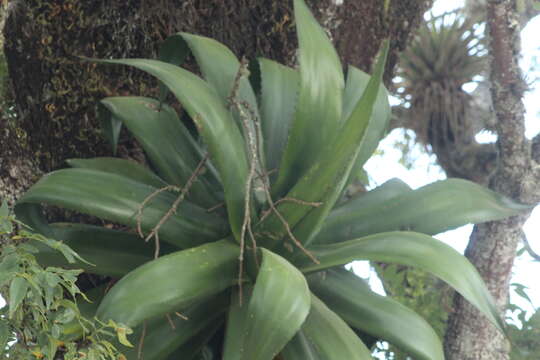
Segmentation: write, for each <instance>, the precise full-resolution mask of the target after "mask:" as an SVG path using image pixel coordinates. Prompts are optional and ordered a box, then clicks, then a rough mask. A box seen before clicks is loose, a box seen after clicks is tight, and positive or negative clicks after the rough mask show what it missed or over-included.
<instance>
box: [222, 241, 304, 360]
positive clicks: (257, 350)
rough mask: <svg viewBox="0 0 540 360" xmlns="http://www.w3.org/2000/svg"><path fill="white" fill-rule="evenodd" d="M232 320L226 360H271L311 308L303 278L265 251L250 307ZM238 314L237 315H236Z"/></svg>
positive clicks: (226, 345)
mask: <svg viewBox="0 0 540 360" xmlns="http://www.w3.org/2000/svg"><path fill="white" fill-rule="evenodd" d="M232 306H233V310H232V311H233V316H232V317H230V318H229V324H228V328H227V335H226V341H225V350H224V355H223V359H224V360H240V359H242V360H248V359H257V360H272V359H273V358H274V357H275V356H276V355H277V354H278V353H279V352H280V351H281V349H283V347H284V346H285V344H286V343H287V342H288V341H289V340H290V339H291V338H292V337H293V336H294V334H295V333H296V332H297V331H298V330H299V329H300V327H301V326H302V323H303V322H304V320H305V319H306V316H307V314H308V312H309V308H310V295H309V289H308V286H307V283H306V279H305V278H304V276H303V275H302V274H301V273H300V272H299V271H298V270H297V269H296V268H295V267H294V266H293V265H291V264H290V263H289V262H287V261H286V260H285V259H283V258H282V257H280V256H279V255H276V254H274V253H272V252H270V251H268V250H266V249H262V264H261V268H260V270H259V274H258V275H257V279H256V282H255V286H254V288H253V293H252V295H251V298H250V300H249V303H248V304H247V305H243V306H242V307H240V308H239V307H238V306H237V307H236V309H235V308H234V306H235V304H234V303H233V305H232ZM235 312H236V314H235Z"/></svg>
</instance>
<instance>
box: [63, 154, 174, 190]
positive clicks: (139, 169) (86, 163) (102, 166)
mask: <svg viewBox="0 0 540 360" xmlns="http://www.w3.org/2000/svg"><path fill="white" fill-rule="evenodd" d="M66 162H67V163H68V165H69V166H71V167H74V168H83V169H94V170H99V171H104V172H108V173H112V174H118V175H121V176H124V177H127V178H129V179H132V180H135V181H137V182H140V183H142V184H146V185H150V186H153V187H155V188H158V189H159V188H162V187H165V186H167V183H165V182H164V181H163V180H162V179H160V178H159V176H157V175H155V174H154V173H153V172H152V171H150V169H148V168H145V167H144V166H142V165H140V164H137V163H136V162H134V161H130V160H125V159H120V158H112V157H98V158H93V159H69V160H66Z"/></svg>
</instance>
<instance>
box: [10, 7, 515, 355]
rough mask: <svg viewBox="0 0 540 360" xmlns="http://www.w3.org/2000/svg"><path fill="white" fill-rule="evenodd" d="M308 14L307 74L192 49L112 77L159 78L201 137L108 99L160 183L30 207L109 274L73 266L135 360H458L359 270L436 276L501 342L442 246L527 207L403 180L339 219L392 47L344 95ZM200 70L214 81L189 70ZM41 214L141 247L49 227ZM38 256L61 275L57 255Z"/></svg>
mask: <svg viewBox="0 0 540 360" xmlns="http://www.w3.org/2000/svg"><path fill="white" fill-rule="evenodd" d="M294 5H295V10H294V12H295V17H296V26H297V32H298V40H299V62H300V66H299V69H293V68H289V67H286V66H283V65H280V64H278V63H276V62H274V61H271V60H268V59H259V60H258V61H257V62H256V63H253V66H251V67H250V69H251V71H248V67H247V64H246V61H239V60H238V59H237V58H236V57H235V56H234V54H232V52H231V51H230V50H229V49H227V48H226V47H225V46H223V45H222V44H220V43H218V42H216V41H214V40H212V39H209V38H205V37H201V36H196V35H191V34H185V33H181V34H177V35H175V36H173V37H171V38H170V39H168V40H167V41H166V42H165V44H164V45H163V48H162V57H161V60H145V59H124V60H103V61H102V62H105V63H109V64H123V65H130V66H134V67H136V68H138V69H141V70H143V71H146V72H148V73H149V74H151V75H153V76H155V77H156V78H158V79H159V80H160V81H161V82H162V83H163V85H164V87H163V89H168V91H171V92H172V93H173V94H174V95H175V96H176V98H177V99H178V100H179V102H180V103H181V104H182V106H183V109H184V110H185V112H186V113H187V115H188V116H189V118H190V119H191V120H192V121H193V122H194V124H195V125H196V126H195V127H194V128H193V129H191V130H190V129H188V128H187V127H186V126H185V125H184V123H183V122H182V121H180V119H179V117H178V115H177V113H176V112H175V111H174V110H173V109H172V108H171V107H169V106H167V105H166V104H164V103H163V102H162V101H160V100H154V99H149V98H142V97H113V98H106V99H104V100H103V101H102V102H101V105H102V107H101V110H102V115H103V116H104V118H103V119H104V121H103V123H104V125H105V131H106V134H107V135H108V137H109V139H110V140H111V142H112V144H113V146H115V144H116V142H117V139H118V133H119V129H120V127H121V126H125V127H127V129H128V130H129V131H130V132H131V133H132V134H133V135H134V136H135V137H136V138H137V140H138V141H139V142H140V144H141V146H142V147H143V148H144V150H145V152H146V154H147V157H148V159H149V161H150V164H151V168H146V167H143V166H141V165H138V164H134V163H132V162H129V161H127V160H122V159H115V158H96V159H87V160H81V159H76V160H71V161H70V162H69V163H70V165H71V166H72V168H70V169H64V170H58V171H55V172H52V173H50V174H48V175H46V176H45V177H44V178H42V179H41V180H40V181H39V182H38V183H37V184H35V185H34V186H33V187H32V188H31V189H30V190H29V191H28V192H27V193H26V194H25V195H24V196H23V197H22V199H21V200H20V201H19V203H18V205H17V207H16V211H17V213H18V216H19V217H20V218H21V219H22V220H24V221H25V222H26V223H27V224H28V225H29V226H31V227H32V228H34V229H35V230H36V231H40V232H42V233H44V234H45V235H46V236H49V237H55V238H57V239H62V240H63V241H65V242H66V243H68V244H69V246H70V247H72V248H73V249H74V250H75V251H77V252H78V253H79V254H80V255H81V256H82V257H83V258H85V259H86V260H88V261H89V262H91V263H93V265H94V266H90V265H87V264H84V263H77V264H75V265H72V266H79V267H82V268H84V269H85V270H86V271H88V272H91V273H96V274H102V275H108V276H111V277H112V278H114V279H117V281H115V282H114V285H113V286H112V287H111V288H110V290H109V291H108V292H107V293H106V294H105V295H104V296H103V298H102V299H101V300H98V301H97V304H98V306H97V310H96V316H97V318H98V319H100V320H101V321H103V322H107V321H109V320H112V321H114V322H115V323H117V324H124V325H125V326H128V327H131V328H133V330H134V334H132V335H131V336H130V337H128V338H129V339H130V341H131V342H132V343H134V344H136V345H135V346H134V348H132V349H131V350H128V351H127V357H128V358H129V359H131V358H133V359H135V358H138V357H143V358H144V359H145V360H149V359H176V358H179V357H180V358H182V359H192V358H197V357H198V358H201V357H202V358H205V359H208V358H214V359H225V360H232V359H237V360H239V359H258V360H272V359H287V360H294V359H302V360H306V359H336V360H338V359H339V360H343V359H371V354H370V349H369V348H370V346H372V345H373V341H374V340H376V339H384V340H387V341H389V342H391V343H393V344H395V345H396V346H399V347H400V348H401V349H403V350H404V351H406V352H408V353H409V354H411V356H414V357H415V358H417V359H443V357H444V355H443V352H442V346H441V343H440V339H439V338H438V337H437V336H436V334H435V332H434V331H433V330H432V329H431V327H430V326H429V325H428V324H427V322H426V321H425V320H423V319H422V318H421V317H420V316H418V315H416V314H415V313H414V312H413V311H411V310H409V309H407V308H406V307H404V306H402V305H400V304H398V303H397V302H396V301H393V300H392V299H390V298H387V297H384V296H380V295H377V294H375V293H373V292H372V291H371V290H370V288H369V286H368V285H367V284H366V283H365V282H364V281H362V280H361V279H360V278H357V277H356V276H355V275H354V274H352V273H350V272H347V271H344V270H343V265H345V264H347V263H349V262H351V261H353V260H362V259H363V260H372V261H381V262H387V263H398V264H404V265H410V266H416V267H418V268H421V269H424V270H426V271H429V272H431V273H433V274H435V275H436V276H438V277H440V278H441V279H443V280H445V281H447V282H448V283H449V284H450V285H452V286H453V287H454V288H455V289H456V290H457V291H459V292H460V293H461V294H462V295H463V296H464V297H465V298H466V299H468V300H469V301H470V302H471V303H473V304H474V305H475V306H477V307H478V308H479V309H480V310H481V311H482V312H483V313H484V314H485V315H486V316H487V317H488V318H489V319H491V320H492V321H493V323H495V324H496V325H497V326H498V327H499V328H502V326H503V325H502V322H501V319H500V318H499V316H498V310H497V308H496V306H495V305H494V303H493V301H492V299H491V297H490V295H489V293H488V291H487V289H486V287H485V285H484V283H483V282H482V280H481V278H480V276H479V275H478V273H477V272H476V270H475V269H474V267H473V266H472V265H471V264H470V263H469V262H468V261H467V260H466V259H465V258H464V257H463V256H461V255H460V254H458V253H457V252H456V251H454V250H453V249H452V248H450V247H448V246H447V245H445V244H443V243H441V242H439V241H437V240H435V239H433V238H432V237H431V236H430V235H432V234H435V233H438V232H441V231H444V230H447V229H450V228H453V227H456V226H460V225H462V224H465V223H469V222H481V221H486V220H493V219H500V218H503V217H506V216H509V215H512V214H516V213H517V212H518V211H520V210H521V209H522V207H521V206H520V205H517V204H513V203H511V202H510V201H508V200H507V199H505V198H503V197H501V196H499V195H497V194H495V193H493V192H491V191H489V190H486V189H484V188H482V187H480V186H478V185H475V184H473V183H470V182H467V181H462V180H446V181H441V182H438V183H435V184H432V185H428V186H426V187H424V188H421V189H419V190H416V191H412V190H411V189H410V188H409V187H408V186H406V185H405V184H404V183H402V182H400V181H398V180H393V181H390V182H388V183H386V184H384V185H383V186H381V187H379V188H377V189H375V190H373V191H371V192H369V193H366V194H363V195H361V196H357V197H355V198H352V199H350V200H348V201H346V202H341V201H339V200H340V199H341V197H342V193H343V190H344V188H345V187H346V185H347V184H348V183H349V181H350V179H351V178H353V177H354V174H356V173H358V172H359V169H360V168H361V167H362V165H363V163H364V162H365V161H366V160H367V159H368V158H369V156H370V155H371V153H372V152H373V151H374V149H375V148H376V146H377V143H378V141H379V139H380V138H381V137H382V136H383V135H384V133H385V130H386V128H387V125H388V119H389V115H390V110H389V104H388V99H387V92H386V90H385V89H384V87H383V86H382V85H381V78H382V72H383V68H384V62H385V57H386V52H387V47H388V45H387V44H386V45H384V46H383V50H382V51H381V55H380V56H379V59H378V61H377V63H376V65H375V67H374V71H373V74H372V76H368V75H367V74H365V73H363V72H361V71H360V70H358V69H356V68H354V67H352V66H350V67H349V68H348V71H347V77H346V78H345V76H344V74H343V71H342V65H341V63H340V61H339V58H338V56H337V54H336V52H335V50H334V48H333V46H332V44H331V42H330V41H329V39H328V38H327V36H326V35H325V32H324V31H323V29H322V28H321V27H320V26H319V25H318V24H317V22H316V20H315V18H314V17H313V16H312V14H311V13H310V11H309V10H308V8H307V7H306V5H305V4H304V2H303V1H301V0H296V1H295V2H294ZM189 52H191V54H192V55H193V56H194V58H195V59H196V61H197V63H198V65H199V69H200V72H201V73H202V77H199V76H197V75H195V74H193V73H191V72H189V71H187V70H185V69H183V68H181V67H179V66H178V64H179V63H181V59H183V58H184V57H185V55H186V54H187V53H189ZM249 73H251V75H249ZM165 94H166V91H165V90H164V91H163V94H162V95H165ZM163 98H164V97H163ZM43 203H45V204H48V205H54V206H61V207H64V208H68V209H71V210H75V211H77V212H81V213H85V214H90V215H93V216H97V217H100V218H102V219H105V220H106V221H108V222H114V223H117V224H122V225H124V226H125V227H126V230H119V229H109V228H104V227H103V228H102V227H96V226H91V225H84V224H48V223H47V222H46V221H45V220H44V218H43V216H42V215H41V211H40V208H39V207H40V206H41V204H43ZM337 204H339V205H337ZM141 235H142V237H143V238H146V239H147V240H150V239H152V240H153V241H152V242H145V241H143V239H141ZM36 256H37V257H38V258H40V259H41V261H43V262H48V263H55V264H57V263H58V262H59V261H60V260H59V259H58V258H55V257H54V256H53V254H52V253H51V252H49V251H48V250H47V249H46V248H44V247H41V248H40V253H39V254H36ZM64 265H65V264H64Z"/></svg>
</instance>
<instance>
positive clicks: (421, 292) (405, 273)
mask: <svg viewBox="0 0 540 360" xmlns="http://www.w3.org/2000/svg"><path fill="white" fill-rule="evenodd" d="M376 270H377V274H378V275H379V276H380V277H381V279H382V281H383V283H384V287H385V291H386V292H387V293H388V294H390V296H391V297H392V299H394V300H396V301H398V302H399V303H401V304H403V305H405V306H407V307H408V308H410V309H412V310H414V311H415V312H416V313H418V314H419V315H420V316H422V318H424V319H425V320H426V321H427V323H428V324H429V325H430V326H431V327H432V328H433V330H434V331H435V333H436V334H437V336H438V337H439V338H443V337H444V334H445V331H446V320H447V319H448V314H449V311H450V309H451V306H452V299H453V296H452V295H453V291H452V289H451V288H450V287H448V286H447V285H446V284H444V283H442V282H441V281H440V280H438V279H437V278H435V277H433V276H432V275H431V274H429V273H427V272H425V271H422V270H419V269H416V268H411V267H405V266H399V265H395V264H388V265H376ZM378 351H379V353H380V354H384V356H385V358H387V359H394V360H407V359H408V358H407V354H406V353H405V352H403V351H402V350H400V349H399V348H398V347H396V346H394V345H392V344H390V346H389V348H388V349H385V348H379V349H378Z"/></svg>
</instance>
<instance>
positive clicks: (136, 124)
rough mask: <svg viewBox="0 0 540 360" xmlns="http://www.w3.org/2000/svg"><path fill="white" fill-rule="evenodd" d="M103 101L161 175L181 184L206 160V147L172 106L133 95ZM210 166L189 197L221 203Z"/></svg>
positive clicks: (168, 180) (201, 201)
mask: <svg viewBox="0 0 540 360" xmlns="http://www.w3.org/2000/svg"><path fill="white" fill-rule="evenodd" d="M101 104H102V105H103V106H105V107H106V108H107V109H108V110H109V111H110V112H111V113H112V114H113V116H114V117H116V118H118V119H120V120H121V121H122V123H123V124H124V125H125V126H126V127H127V128H128V129H129V131H130V132H131V133H132V134H133V135H134V136H135V138H136V139H137V141H138V142H139V143H140V144H141V146H142V148H143V149H144V151H145V153H146V155H147V156H148V158H149V160H150V162H151V163H152V165H153V166H154V167H155V169H156V171H157V172H158V174H159V175H160V176H161V178H163V179H164V180H165V181H166V182H167V183H168V184H171V185H176V186H180V187H181V186H184V185H185V184H186V183H187V181H188V179H189V178H190V177H191V176H192V175H193V172H194V171H195V169H196V168H197V165H198V164H199V163H200V162H201V160H202V159H203V150H202V149H201V148H200V146H199V145H198V144H197V142H196V141H195V140H194V139H193V137H192V136H191V134H190V133H189V130H188V129H186V127H185V126H184V125H183V124H182V122H181V121H180V119H179V118H178V114H177V113H176V111H175V110H174V109H173V108H171V107H170V106H167V105H161V107H160V104H159V101H157V100H154V99H150V98H144V97H130V96H123V97H109V98H105V99H103V100H101ZM207 169H209V171H207V174H201V175H200V176H199V177H198V180H199V181H196V182H195V183H194V184H193V185H192V187H191V188H190V191H189V193H188V195H187V198H188V199H197V203H198V204H199V205H201V206H205V207H211V206H214V205H216V204H217V203H218V202H219V197H217V195H216V192H217V191H221V190H220V189H214V188H212V186H211V185H210V183H209V181H210V180H211V178H212V176H213V173H212V167H211V166H207ZM160 187H163V186H160Z"/></svg>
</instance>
